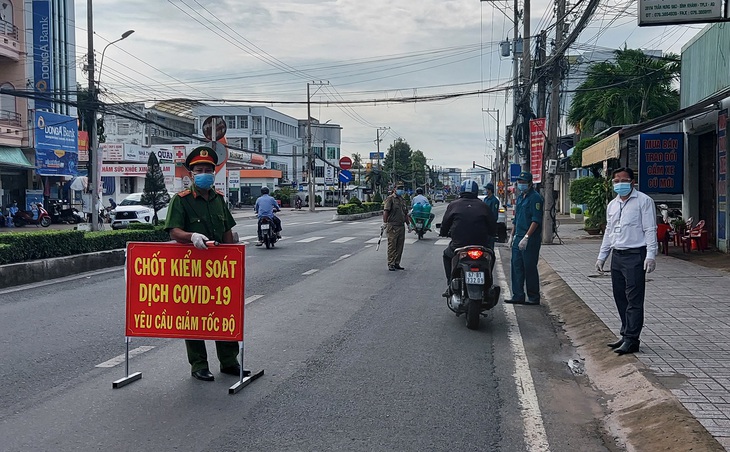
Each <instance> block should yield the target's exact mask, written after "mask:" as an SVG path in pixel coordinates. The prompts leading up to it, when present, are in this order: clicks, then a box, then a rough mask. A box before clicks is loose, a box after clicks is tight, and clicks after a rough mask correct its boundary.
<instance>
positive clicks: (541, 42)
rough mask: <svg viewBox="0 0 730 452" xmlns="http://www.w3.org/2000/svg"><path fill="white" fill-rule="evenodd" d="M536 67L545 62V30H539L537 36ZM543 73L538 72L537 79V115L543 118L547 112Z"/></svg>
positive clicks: (545, 85)
mask: <svg viewBox="0 0 730 452" xmlns="http://www.w3.org/2000/svg"><path fill="white" fill-rule="evenodd" d="M536 47H537V67H540V66H542V65H543V64H544V63H545V58H546V56H547V55H545V48H546V47H547V33H546V32H545V30H543V31H541V32H540V36H539V37H538V38H537V46H536ZM545 80H546V78H545V75H544V74H540V75H539V77H538V79H537V117H538V118H544V117H545V116H546V114H547V105H546V103H545V95H546V91H547V84H546V83H545Z"/></svg>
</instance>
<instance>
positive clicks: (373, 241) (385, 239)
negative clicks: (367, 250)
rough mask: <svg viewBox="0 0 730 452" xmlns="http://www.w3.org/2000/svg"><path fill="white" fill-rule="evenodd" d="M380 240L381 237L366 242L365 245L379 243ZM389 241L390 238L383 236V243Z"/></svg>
mask: <svg viewBox="0 0 730 452" xmlns="http://www.w3.org/2000/svg"><path fill="white" fill-rule="evenodd" d="M378 239H379V237H375V238H374V239H370V240H368V241H366V242H365V243H378ZM387 240H388V237H386V236H385V235H383V241H384V242H385V241H387Z"/></svg>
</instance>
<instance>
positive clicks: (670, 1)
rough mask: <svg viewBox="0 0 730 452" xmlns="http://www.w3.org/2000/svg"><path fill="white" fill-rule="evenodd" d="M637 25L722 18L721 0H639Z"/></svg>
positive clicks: (672, 23) (688, 22)
mask: <svg viewBox="0 0 730 452" xmlns="http://www.w3.org/2000/svg"><path fill="white" fill-rule="evenodd" d="M638 14H639V26H640V27H645V26H650V25H677V24H690V23H702V22H717V21H720V20H723V0H704V1H687V0H639V10H638Z"/></svg>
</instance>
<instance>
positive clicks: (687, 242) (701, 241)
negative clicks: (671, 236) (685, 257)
mask: <svg viewBox="0 0 730 452" xmlns="http://www.w3.org/2000/svg"><path fill="white" fill-rule="evenodd" d="M692 246H694V247H695V249H698V250H700V251H701V252H703V253H704V252H705V248H707V230H706V229H705V220H700V221H698V222H697V225H696V226H695V227H693V228H688V229H687V234H686V235H684V236H682V251H683V252H686V253H689V252H690V251H692Z"/></svg>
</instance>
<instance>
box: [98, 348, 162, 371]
mask: <svg viewBox="0 0 730 452" xmlns="http://www.w3.org/2000/svg"><path fill="white" fill-rule="evenodd" d="M153 348H155V347H154V346H153V345H143V346H141V347H137V348H133V349H132V350H130V351H129V357H130V358H132V357H133V356H137V355H141V354H142V353H144V352H148V351H150V350H152V349H153ZM124 359H125V357H124V355H123V354H122V355H119V356H115V357H114V358H112V359H110V360H109V361H104V362H103V363H99V364H97V365H96V367H114V366H118V365H119V364H122V363H123V362H124Z"/></svg>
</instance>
